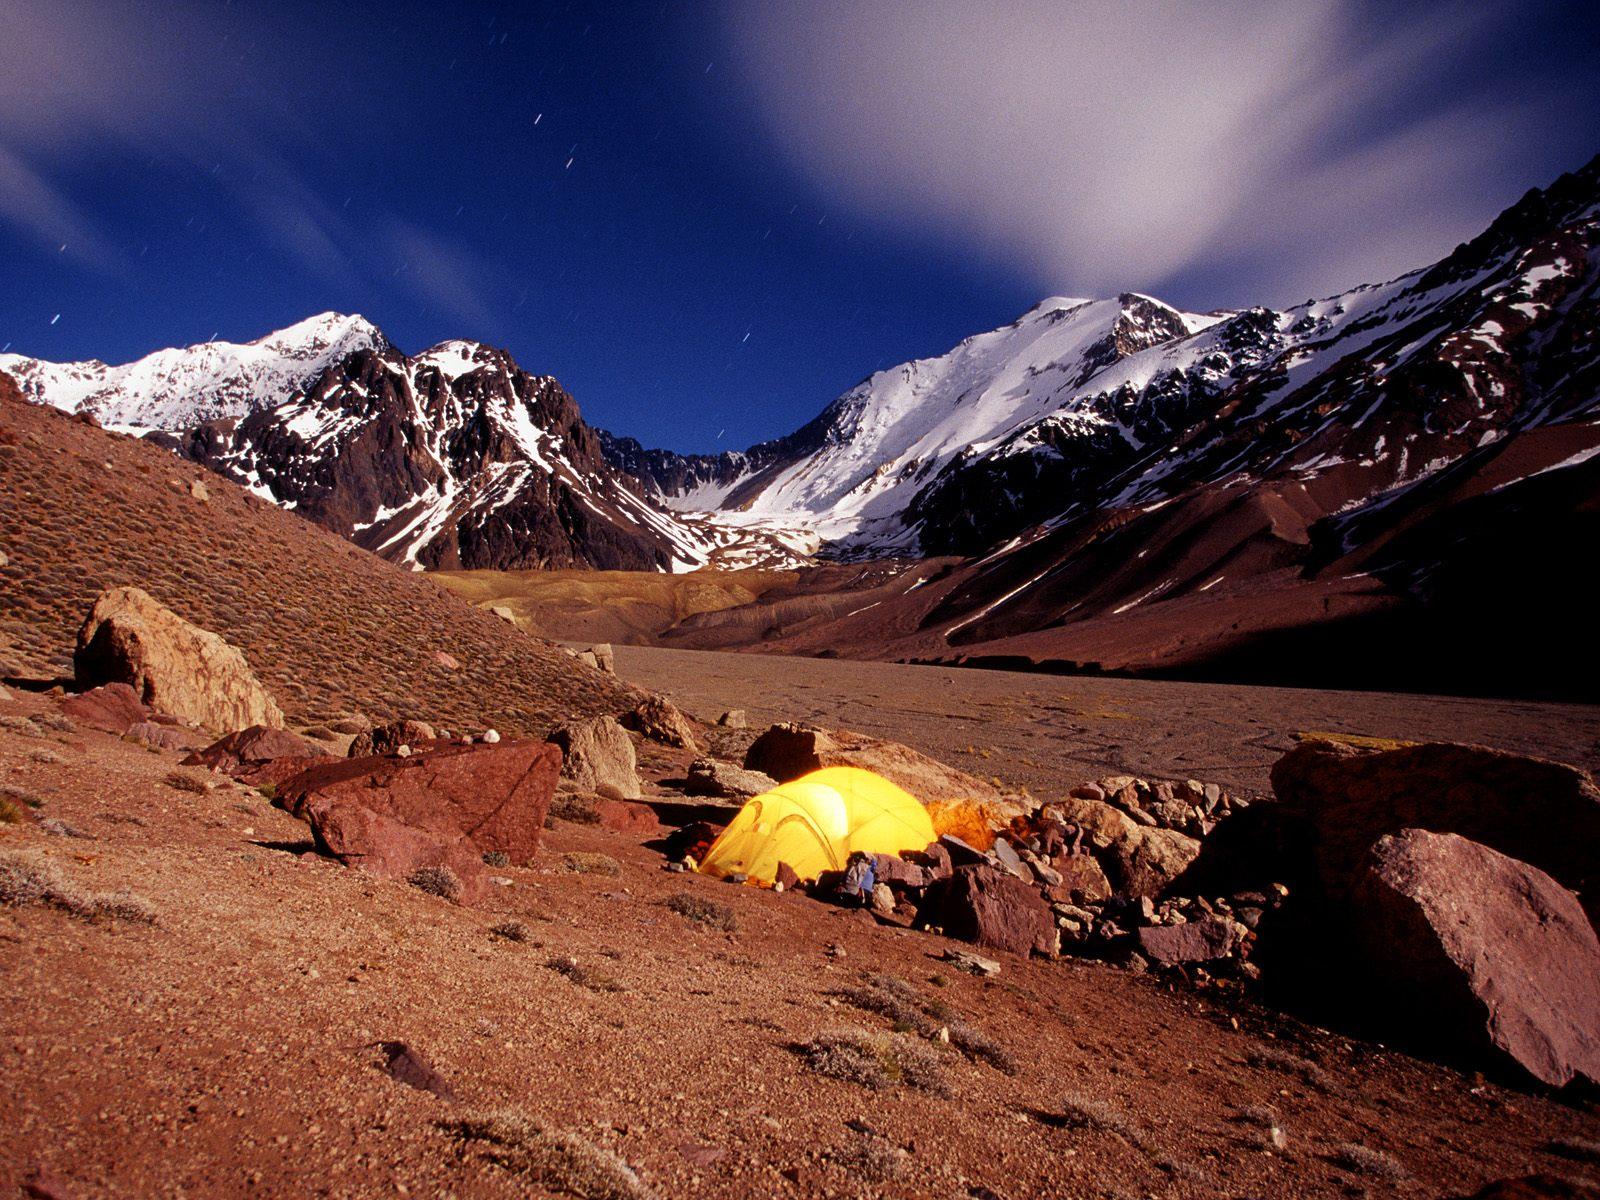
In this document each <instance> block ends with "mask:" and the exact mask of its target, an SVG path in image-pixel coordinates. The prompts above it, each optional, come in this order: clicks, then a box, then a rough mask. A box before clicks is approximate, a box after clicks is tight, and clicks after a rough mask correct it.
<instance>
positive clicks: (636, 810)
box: [594, 796, 663, 837]
mask: <svg viewBox="0 0 1600 1200" xmlns="http://www.w3.org/2000/svg"><path fill="white" fill-rule="evenodd" d="M594 812H595V816H597V817H599V818H600V820H599V825H600V828H602V829H609V830H612V831H613V832H615V833H631V834H634V835H636V836H640V837H655V836H657V835H658V834H660V833H661V831H662V828H663V826H662V824H661V818H660V817H658V816H656V810H655V809H653V808H651V807H650V806H649V805H648V804H641V803H640V802H638V801H636V800H612V799H609V798H607V797H604V796H602V797H600V798H599V799H597V800H595V802H594Z"/></svg>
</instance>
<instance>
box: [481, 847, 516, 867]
mask: <svg viewBox="0 0 1600 1200" xmlns="http://www.w3.org/2000/svg"><path fill="white" fill-rule="evenodd" d="M483 865H484V866H486V867H509V866H510V865H511V856H510V855H509V854H507V853H506V852H505V851H504V850H485V851H484V852H483Z"/></svg>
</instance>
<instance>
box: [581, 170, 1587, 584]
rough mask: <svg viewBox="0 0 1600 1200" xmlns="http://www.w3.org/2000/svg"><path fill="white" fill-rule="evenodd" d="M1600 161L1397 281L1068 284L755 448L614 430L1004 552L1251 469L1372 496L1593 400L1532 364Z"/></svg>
mask: <svg viewBox="0 0 1600 1200" xmlns="http://www.w3.org/2000/svg"><path fill="white" fill-rule="evenodd" d="M1596 173H1597V168H1596V165H1595V164H1593V163H1591V164H1590V165H1589V166H1588V167H1587V168H1585V169H1584V171H1582V172H1579V173H1577V174H1575V175H1571V176H1566V177H1563V180H1562V181H1560V182H1558V183H1557V184H1556V185H1554V186H1553V187H1552V188H1550V189H1549V190H1548V191H1547V192H1534V193H1530V194H1529V196H1528V197H1526V198H1525V199H1524V200H1523V201H1522V202H1521V203H1520V204H1519V205H1518V206H1517V207H1516V208H1514V209H1512V210H1510V211H1509V212H1508V213H1506V214H1505V215H1504V216H1502V217H1501V218H1500V220H1498V221H1497V222H1496V223H1495V225H1494V226H1493V227H1492V228H1491V229H1490V230H1489V231H1488V232H1487V233H1486V234H1484V235H1483V237H1481V238H1479V239H1477V240H1476V241H1474V242H1473V243H1472V244H1471V245H1470V246H1467V247H1463V248H1461V249H1460V250H1458V251H1457V253H1456V254H1454V255H1452V256H1451V257H1450V258H1449V259H1447V260H1445V261H1444V262H1442V263H1440V264H1438V265H1437V266H1435V267H1432V268H1430V269H1428V270H1425V271H1418V272H1415V273H1413V274H1411V275H1407V276H1404V277H1402V278H1400V279H1397V280H1394V281H1392V282H1389V283H1385V284H1379V285H1373V286H1368V287H1360V288H1356V289H1353V290H1351V291H1349V292H1346V293H1344V294H1341V295H1338V296H1334V297H1331V298H1329V299H1326V300H1322V301H1315V302H1308V303H1306V304H1304V305H1300V306H1297V307H1295V308H1291V309H1287V310H1283V311H1275V310H1272V309H1267V308H1253V309H1249V310H1246V311H1242V312H1236V313H1214V314H1207V315H1200V314H1194V313H1184V312H1179V311H1177V310H1175V309H1173V308H1171V307H1169V306H1167V305H1165V304H1163V303H1161V302H1160V301H1158V300H1155V299H1152V298H1150V297H1147V296H1139V295H1123V296H1119V297H1116V298H1114V299H1106V300H1069V299H1051V300H1047V301H1045V302H1044V303H1042V304H1040V305H1038V306H1037V307H1036V308H1034V309H1033V310H1031V311H1030V312H1028V313H1027V314H1025V315H1024V316H1022V317H1021V318H1019V319H1018V320H1017V321H1015V322H1014V323H1012V324H1011V325H1009V326H1006V327H1005V328H1003V329H997V330H994V331H992V332H990V333H985V334H980V335H978V336H976V337H972V338H969V339H967V340H966V341H964V342H962V343H961V344H960V345H959V346H957V347H956V348H955V349H953V350H951V351H950V352H949V353H947V354H944V355H941V356H939V357H936V358H930V359H922V360H918V361H915V362H910V363H906V364H904V365H902V366H898V367H894V368H891V369H889V370H886V371H880V372H878V373H877V374H875V375H873V376H871V377H870V378H868V379H866V380H864V381H863V382H862V383H861V384H859V385H858V386H857V387H855V388H853V389H851V390H850V391H849V392H847V393H845V394H844V395H843V396H841V397H840V398H839V399H837V400H835V401H834V402H833V403H832V404H831V405H829V406H828V407H827V408H826V409H825V410H824V411H823V413H822V414H821V415H820V416H819V417H818V418H817V419H816V420H815V421H813V422H812V423H811V424H810V425H808V426H807V427H806V428H805V430H803V431H802V432H801V433H797V434H796V435H792V436H791V438H788V439H780V440H779V441H778V442H772V443H766V444H764V445H762V446H758V447H755V448H753V449H752V450H751V451H749V452H747V453H745V454H743V455H722V456H719V457H716V458H705V457H694V456H677V455H671V454H670V453H667V452H662V451H647V450H644V449H642V448H641V447H639V446H638V444H637V443H629V442H624V441H617V440H613V441H611V442H608V443H607V447H608V453H610V455H611V456H612V459H613V461H614V462H617V463H618V464H619V465H620V466H622V467H623V469H625V470H628V471H630V472H632V473H634V474H636V475H638V476H640V477H641V478H642V479H644V480H645V482H646V483H647V485H648V486H649V487H651V488H652V489H653V490H654V491H655V492H656V494H658V495H659V496H660V497H661V498H662V500H663V502H664V503H665V504H668V505H670V506H671V507H673V508H675V509H679V510H685V511H687V510H696V509H706V508H711V509H716V510H719V512H718V516H717V519H718V520H721V521H725V522H728V523H732V524H745V523H749V524H757V523H759V524H763V525H766V526H769V527H782V526H786V525H788V526H799V527H807V528H811V529H814V530H816V531H817V532H818V533H819V535H820V536H821V538H822V541H823V543H824V545H825V547H826V548H827V549H828V551H830V552H831V553H834V554H841V555H844V556H857V555H861V554H885V553H892V554H904V553H921V554H950V553H957V554H981V553H985V552H988V551H990V550H992V549H993V548H994V547H996V546H999V545H1001V544H1003V543H1004V542H1006V541H1007V540H1009V539H1012V538H1016V537H1019V536H1022V535H1024V534H1025V533H1026V532H1027V531H1029V530H1033V529H1037V528H1038V527H1040V526H1051V525H1059V524H1061V523H1063V522H1065V521H1069V520H1071V519H1073V518H1074V517H1075V516H1077V515H1081V514H1083V513H1086V512H1096V511H1102V510H1107V509H1113V508H1121V507H1132V506H1137V505H1141V504H1150V503H1161V502H1163V501H1165V500H1168V499H1170V498H1172V497H1173V496H1174V495H1176V494H1179V493H1181V492H1182V491H1183V490H1184V489H1185V488H1190V487H1194V486H1199V485H1202V484H1217V483H1222V482H1224V481H1226V480H1228V479H1230V478H1236V477H1241V476H1248V477H1253V478H1264V477H1268V476H1272V475H1275V474H1285V473H1288V474H1292V475H1294V476H1295V477H1296V478H1299V479H1303V480H1310V479H1321V480H1324V481H1325V482H1324V483H1323V484H1322V485H1320V486H1319V488H1318V489H1317V490H1319V492H1322V493H1326V494H1327V495H1328V497H1329V498H1328V499H1327V500H1326V501H1319V502H1318V506H1317V507H1319V509H1320V511H1318V512H1317V513H1316V514H1315V516H1326V515H1331V514H1332V513H1333V512H1336V511H1340V510H1345V511H1348V510H1350V509H1352V508H1354V507H1356V506H1358V505H1359V504H1361V503H1364V502H1366V501H1367V500H1370V499H1373V498H1376V497H1378V496H1383V495H1389V494H1391V493H1393V492H1394V490H1395V489H1398V488H1404V487H1409V486H1411V485H1414V484H1416V483H1417V482H1418V481H1419V480H1422V479H1425V478H1426V477H1428V476H1430V475H1432V474H1434V473H1436V472H1438V471H1440V470H1442V469H1443V468H1444V467H1446V466H1448V465H1450V464H1452V463H1454V462H1457V461H1458V460H1461V459H1462V458H1464V457H1467V456H1470V455H1472V454H1474V453H1475V452H1477V451H1478V450H1479V449H1480V448H1482V447H1486V446H1489V445H1491V444H1493V443H1494V442H1495V441H1497V440H1498V439H1500V438H1502V437H1504V436H1506V435H1507V434H1508V433H1509V432H1511V431H1512V430H1513V429H1514V428H1519V427H1525V426H1527V425H1529V424H1537V423H1541V422H1548V421H1563V420H1570V419H1572V418H1573V417H1575V416H1577V415H1578V411H1577V410H1578V409H1579V408H1581V407H1583V405H1584V404H1586V403H1588V404H1591V405H1592V401H1593V395H1592V391H1591V393H1590V394H1589V395H1588V396H1586V397H1574V396H1572V395H1570V394H1568V393H1570V390H1571V386H1572V385H1571V382H1570V381H1569V380H1565V379H1563V380H1562V381H1561V382H1559V383H1557V384H1556V386H1557V390H1558V391H1560V392H1561V393H1562V394H1561V395H1560V396H1553V395H1545V394H1544V389H1543V386H1542V384H1541V382H1540V380H1539V379H1538V377H1537V373H1535V375H1534V377H1533V378H1530V377H1529V374H1530V372H1529V368H1530V367H1535V366H1537V365H1538V364H1539V363H1542V362H1544V361H1545V360H1547V359H1549V358H1551V357H1552V356H1553V355H1554V354H1555V353H1556V352H1557V349H1558V347H1561V346H1564V345H1566V343H1567V341H1569V340H1572V339H1573V338H1574V337H1575V336H1576V338H1577V340H1578V341H1579V342H1580V343H1582V339H1583V338H1584V337H1585V336H1587V335H1586V334H1583V333H1582V332H1581V331H1582V330H1584V329H1591V330H1592V328H1593V326H1592V320H1593V318H1592V314H1588V309H1587V308H1586V307H1585V305H1586V304H1587V303H1588V300H1587V297H1588V296H1589V295H1590V289H1592V286H1593V278H1592V276H1593V269H1592V263H1591V258H1590V255H1591V254H1592V252H1593V246H1594V240H1595V239H1594V233H1593V231H1594V226H1595V220H1594V214H1595V203H1596ZM1575 305H1576V310H1574V306H1575ZM1586 314H1587V315H1586ZM1555 382H1556V381H1554V380H1552V383H1555ZM802 434H803V436H802ZM1334 493H1337V495H1334ZM1324 505H1325V506H1324ZM1311 519H1315V517H1314V516H1313V517H1312V518H1311Z"/></svg>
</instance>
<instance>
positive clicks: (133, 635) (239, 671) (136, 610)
mask: <svg viewBox="0 0 1600 1200" xmlns="http://www.w3.org/2000/svg"><path fill="white" fill-rule="evenodd" d="M73 663H74V666H75V668H76V671H77V676H78V680H79V682H80V683H84V684H86V685H89V686H94V685H97V684H105V683H125V684H128V685H129V686H130V687H132V688H133V689H134V691H135V692H136V693H137V694H138V696H139V699H140V700H142V701H143V702H144V703H145V704H148V705H150V706H151V707H152V708H156V709H159V710H160V711H162V712H165V713H170V714H171V715H172V716H174V717H177V718H178V719H179V720H181V721H183V722H185V723H187V724H190V725H195V726H198V727H200V728H203V729H214V730H218V731H229V730H234V729H243V728H245V727H246V726H250V725H266V726H269V727H271V728H275V729H280V728H282V727H283V713H282V711H281V710H280V709H279V708H278V705H277V703H276V702H275V701H274V700H273V698H272V697H271V696H270V695H268V694H267V691H266V689H265V688H264V687H262V686H261V683H260V681H259V680H257V679H256V677H255V674H254V673H253V672H252V671H251V670H250V666H249V664H248V663H247V662H245V658H244V655H242V654H241V653H239V651H238V650H236V649H235V648H234V647H232V646H230V645H229V644H228V643H227V642H226V641H224V640H223V639H222V638H221V637H219V636H217V635H216V634H214V633H210V632H208V631H207V630H204V629H201V628H199V627H198V626H195V625H191V624H190V623H189V622H188V621H185V620H184V619H183V618H182V617H180V616H178V615H177V614H176V613H174V612H173V611H172V610H171V609H169V608H167V607H166V606H165V605H163V604H161V603H159V602H158V601H156V600H155V599H154V598H152V597H151V596H149V595H148V594H147V593H145V592H143V591H141V590H140V589H138V588H134V587H120V588H112V589H111V590H110V591H107V592H104V593H102V594H101V596H100V597H99V599H97V600H96V601H95V603H94V607H93V608H92V609H90V611H89V616H88V618H87V619H86V620H85V621H84V623H83V628H82V629H81V630H79V632H78V645H77V651H76V653H75V654H74V656H73Z"/></svg>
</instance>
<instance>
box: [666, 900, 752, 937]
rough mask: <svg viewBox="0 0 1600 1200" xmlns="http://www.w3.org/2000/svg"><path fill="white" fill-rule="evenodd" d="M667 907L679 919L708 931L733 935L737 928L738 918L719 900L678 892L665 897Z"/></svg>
mask: <svg viewBox="0 0 1600 1200" xmlns="http://www.w3.org/2000/svg"><path fill="white" fill-rule="evenodd" d="M667 907H668V908H670V909H671V910H672V911H673V912H675V913H677V914H678V915H679V916H680V917H686V918H688V919H689V920H691V921H694V922H696V923H698V924H700V925H704V926H706V927H707V928H709V929H720V930H722V931H723V932H724V933H734V932H736V931H737V930H738V928H739V918H738V917H737V916H735V915H734V911H733V909H732V908H731V907H730V906H728V905H726V904H724V903H723V902H722V901H720V900H712V899H710V898H709V897H707V896H696V895H695V894H694V893H693V892H678V893H676V894H674V895H672V896H669V897H667Z"/></svg>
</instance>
